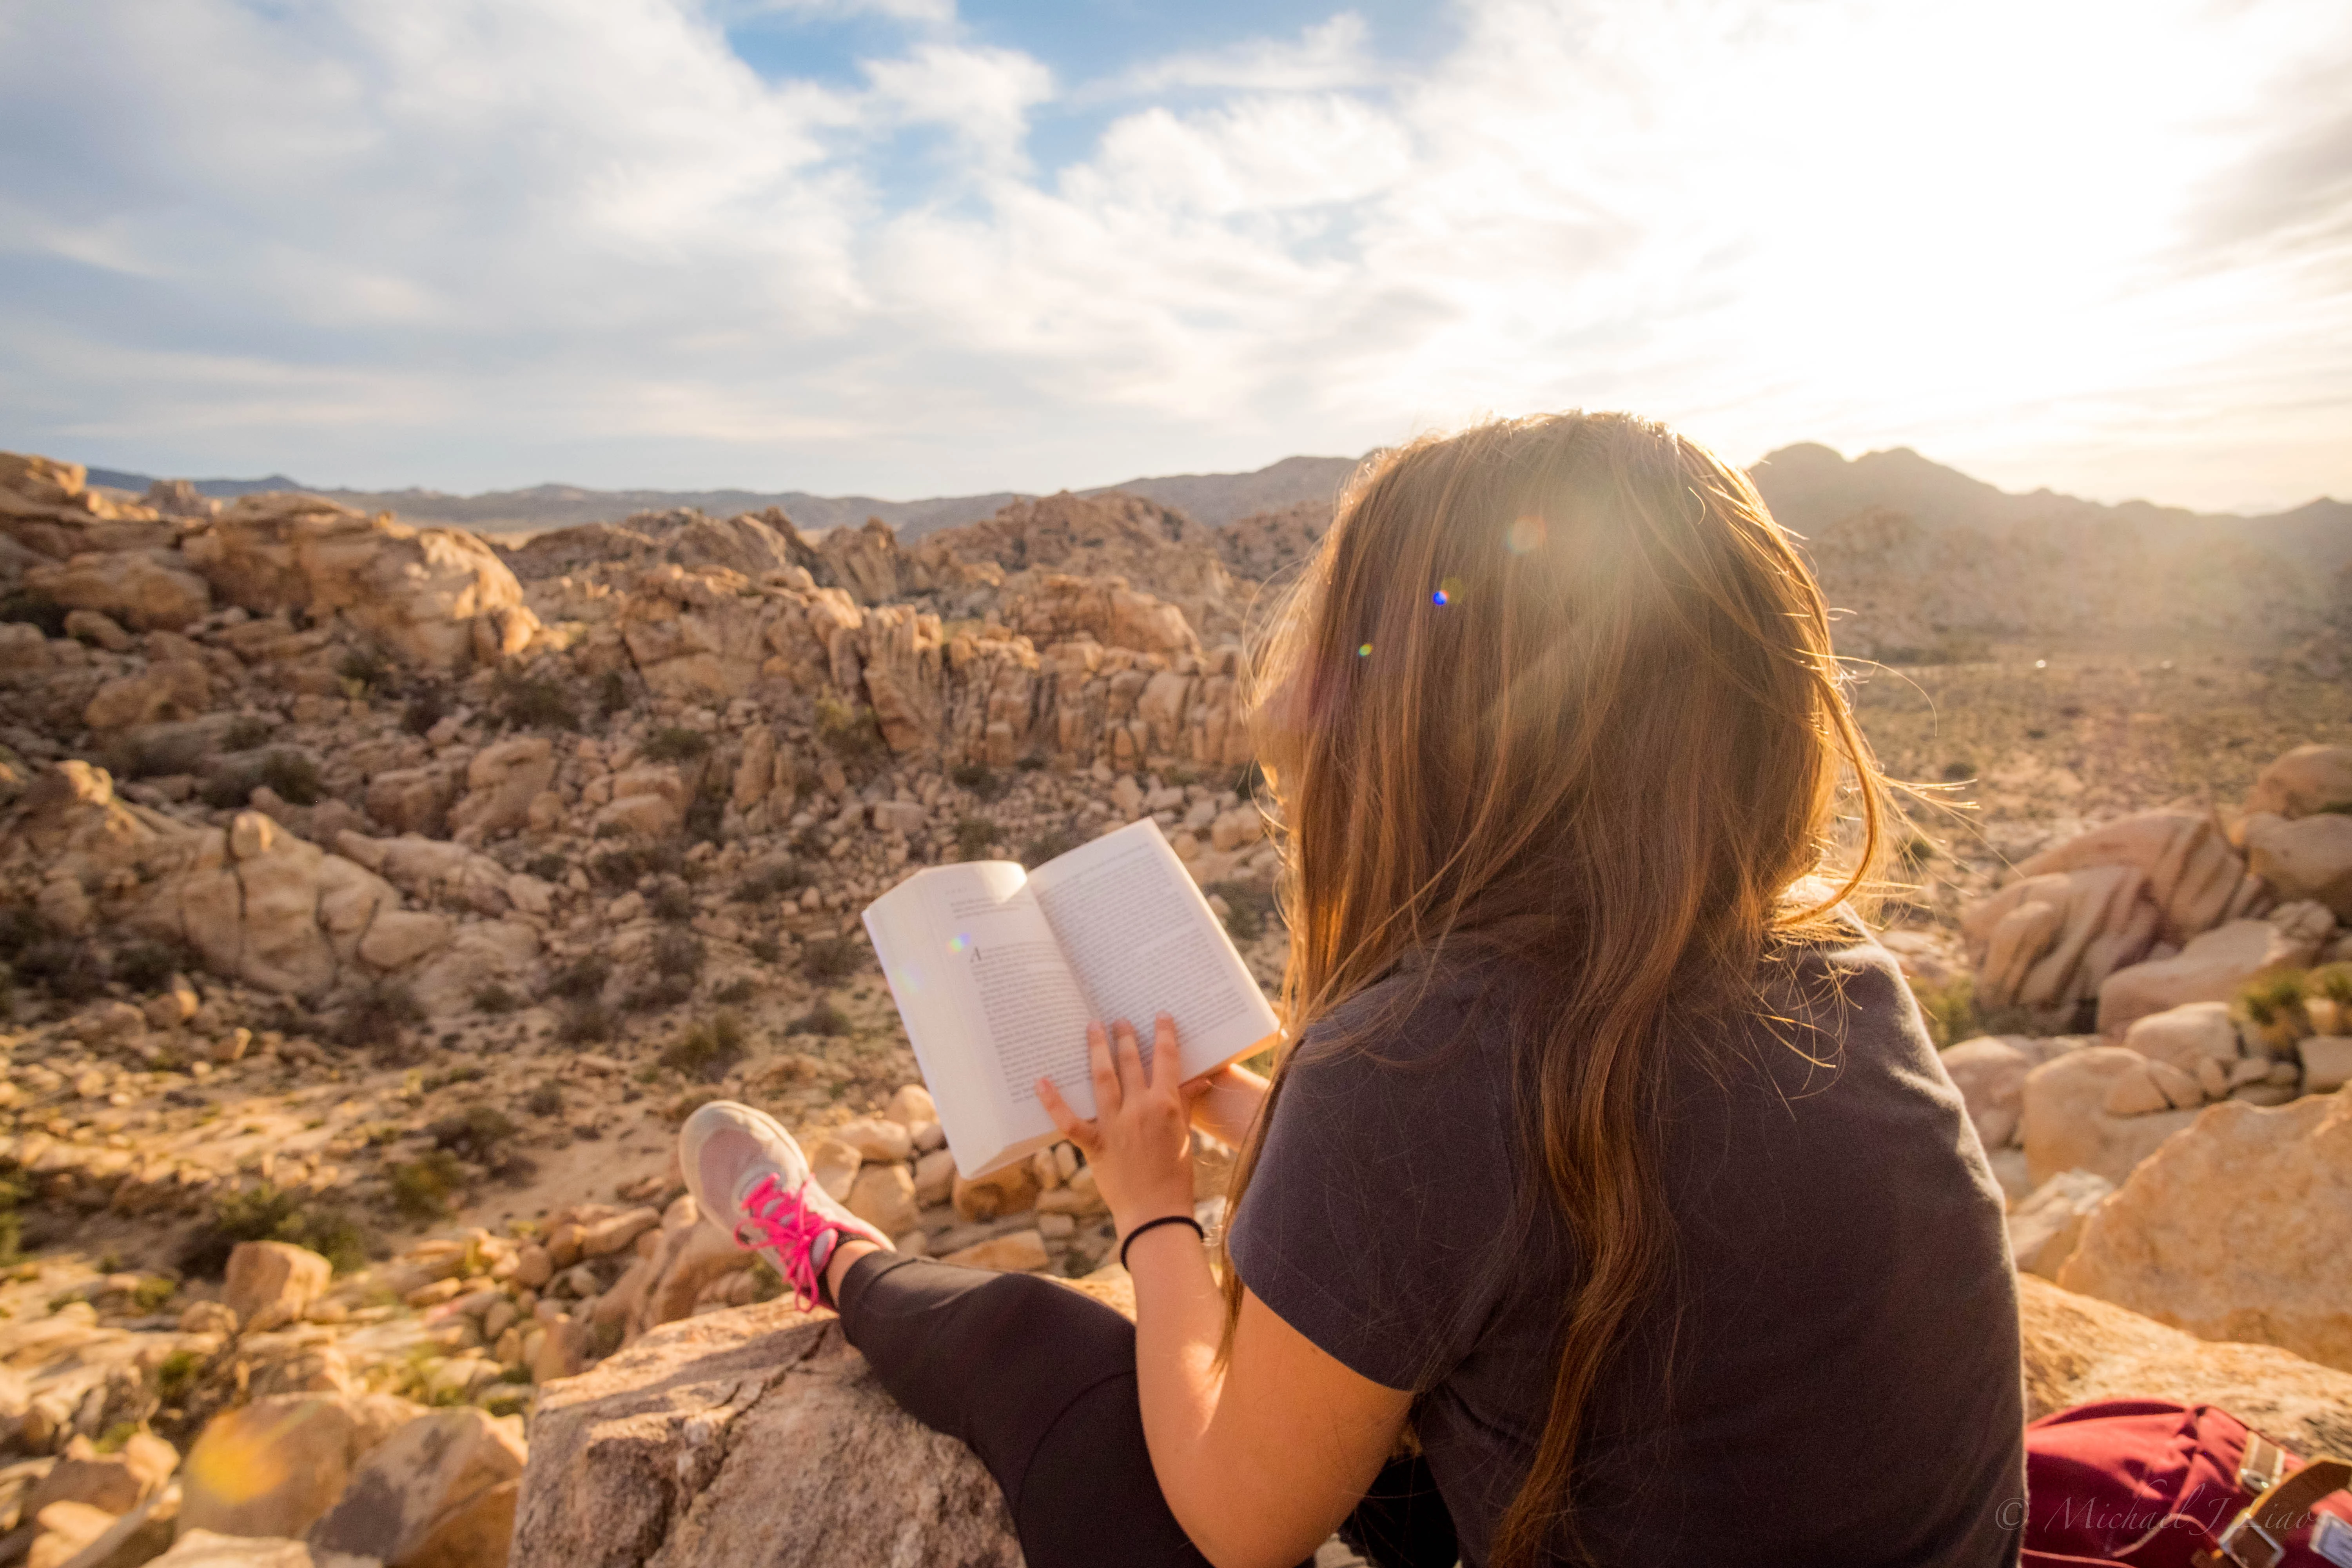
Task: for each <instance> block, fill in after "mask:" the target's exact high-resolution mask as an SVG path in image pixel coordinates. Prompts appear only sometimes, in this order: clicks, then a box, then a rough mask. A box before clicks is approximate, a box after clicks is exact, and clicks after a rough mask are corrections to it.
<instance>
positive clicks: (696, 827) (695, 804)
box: [683, 773, 727, 844]
mask: <svg viewBox="0 0 2352 1568" xmlns="http://www.w3.org/2000/svg"><path fill="white" fill-rule="evenodd" d="M726 826H727V781H726V780H724V779H722V778H720V777H719V775H718V774H717V773H712V774H711V775H710V777H709V778H707V779H705V780H703V781H702V787H701V788H700V789H698V790H697V791H695V792H694V798H693V799H692V800H689V801H688V802H687V803H686V822H685V824H684V828H683V831H684V832H685V834H686V837H687V841H688V843H691V844H716V843H718V842H719V838H720V837H722V835H723V833H724V830H725V828H726Z"/></svg>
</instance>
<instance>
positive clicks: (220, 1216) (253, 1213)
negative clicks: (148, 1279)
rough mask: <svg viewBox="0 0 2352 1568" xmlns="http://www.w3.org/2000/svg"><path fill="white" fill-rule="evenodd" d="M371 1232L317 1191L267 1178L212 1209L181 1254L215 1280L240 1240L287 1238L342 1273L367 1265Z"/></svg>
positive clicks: (187, 1264)
mask: <svg viewBox="0 0 2352 1568" xmlns="http://www.w3.org/2000/svg"><path fill="white" fill-rule="evenodd" d="M372 1239H373V1238H372V1237H370V1236H369V1235H368V1232H367V1230H366V1228H365V1227H364V1226H362V1225H360V1223H359V1222H358V1221H356V1220H354V1219H353V1218H352V1216H351V1215H349V1214H348V1213H347V1212H345V1211H344V1210H343V1208H342V1207H341V1205H336V1204H331V1203H328V1202H325V1201H323V1200H322V1199H320V1198H319V1197H318V1196H317V1195H316V1194H310V1193H299V1192H285V1191H281V1190H280V1189H278V1188H277V1187H274V1186H272V1185H270V1184H268V1183H267V1182H264V1183H263V1184H261V1185H259V1186H257V1187H255V1188H253V1189H252V1190H251V1191H249V1192H243V1193H233V1194H230V1195H228V1196H227V1197H225V1198H223V1199H222V1200H221V1201H220V1202H219V1203H218V1204H217V1205H215V1206H214V1208H213V1212H212V1214H211V1215H208V1216H207V1217H206V1219H205V1223H204V1224H203V1225H202V1226H199V1227H198V1229H197V1232H196V1234H195V1235H194V1237H192V1238H191V1239H190V1241H189V1244H188V1247H187V1248H186V1250H185V1251H184V1252H183V1253H182V1255H181V1258H180V1266H181V1267H182V1268H184V1269H185V1270H186V1271H187V1272H189V1273H191V1274H195V1275H200V1276H202V1277H204V1278H205V1279H218V1278H220V1276H221V1273H222V1271H223V1270H225V1269H226V1268H227V1267H228V1255H229V1252H230V1250H231V1249H232V1248H234V1247H236V1244H237V1243H238V1242H240V1241H284V1242H291V1243H292V1244H293V1245H294V1246H296V1247H309V1248H310V1250H311V1251H313V1252H315V1253H317V1254H319V1256H320V1257H321V1258H325V1259H326V1260H327V1261H328V1263H330V1264H331V1265H332V1266H333V1268H334V1270H335V1272H336V1273H338V1274H347V1273H349V1272H351V1271H352V1269H354V1268H363V1267H365V1266H366V1263H367V1258H368V1250H369V1246H370V1243H371V1241H372Z"/></svg>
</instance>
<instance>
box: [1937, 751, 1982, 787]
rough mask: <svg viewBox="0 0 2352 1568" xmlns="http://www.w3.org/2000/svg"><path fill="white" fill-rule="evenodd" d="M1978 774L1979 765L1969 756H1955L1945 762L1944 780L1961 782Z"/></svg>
mask: <svg viewBox="0 0 2352 1568" xmlns="http://www.w3.org/2000/svg"><path fill="white" fill-rule="evenodd" d="M1976 776H1977V765H1976V763H1974V762H1972V761H1970V760H1969V758H1967V757H1954V758H1953V759H1952V760H1951V761H1950V762H1948V763H1945V764H1944V782H1945V783H1946V784H1960V783H1963V782H1965V781H1967V780H1969V779H1972V778H1974V777H1976Z"/></svg>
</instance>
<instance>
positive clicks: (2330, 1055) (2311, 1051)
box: [2295, 1035, 2352, 1094]
mask: <svg viewBox="0 0 2352 1568" xmlns="http://www.w3.org/2000/svg"><path fill="white" fill-rule="evenodd" d="M2295 1052H2296V1054H2297V1055H2298V1056H2299V1057H2300V1058H2302V1061H2303V1091H2304V1093H2305V1094H2333V1093H2334V1092H2335V1091H2336V1090H2337V1089H2342V1088H2343V1087H2344V1086H2345V1085H2346V1084H2347V1083H2352V1038H2347V1037H2345V1036H2342V1035H2314V1036H2312V1037H2310V1038H2309V1039H2306V1040H2304V1041H2301V1042H2300V1043H2298V1044H2297V1045H2296V1047H2295Z"/></svg>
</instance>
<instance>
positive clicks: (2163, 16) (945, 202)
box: [0, 0, 2352, 510]
mask: <svg viewBox="0 0 2352 1568" xmlns="http://www.w3.org/2000/svg"><path fill="white" fill-rule="evenodd" d="M2347 80H2352V6H2347V5H2344V4H2342V0H2226V3H2189V0H1971V3H1970V4H1969V5H1921V4H1916V3H1913V0H1900V3H1895V0H1886V3H1876V4H1864V3H1859V0H1639V3H1634V0H1617V3H1613V4H1595V3H1589V0H1549V3H1546V0H1451V3H1443V4H1440V3H1429V4H1413V5H1409V4H1394V5H1391V4H1386V3H1381V4H1358V5H1344V6H1332V5H1319V4H1304V3H1300V0H1258V3H1256V4H1252V5H1239V4H1234V3H1232V0H1190V3H1188V4H1185V5H1167V4H1164V3H1153V4H1147V3H1145V0H1104V3H1099V4H1087V3H1081V0H1066V3H1063V4H1046V3H1044V0H1035V3H1017V0H169V3H168V4H158V3H156V0H5V4H0V447H6V448H9V449H13V450H32V451H39V452H44V453H47V454H49V455H52V456H56V457H61V458H68V459H72V460H76V461H81V462H87V463H90V464H94V465H102V466H107V467H113V468H131V469H135V470H139V471H143V472H149V473H159V474H172V475H191V476H197V477H212V476H236V475H257V474H261V473H266V472H269V471H272V470H279V471H284V472H288V473H291V474H294V475H296V476H298V477H299V478H300V479H304V480H305V481H307V482H310V483H313V484H320V485H349V486H353V487H359V488H393V487H399V486H405V485H412V484H413V485H423V486H426V487H431V488H437V489H448V490H457V491H474V490H479V489H496V488H507V487H512V486H520V485H527V484H532V483H537V482H540V481H543V480H560V481H564V482H570V483H576V484H583V485H590V486H596V487H644V488H666V489H702V488H712V487H719V486H741V487H744V488H749V489H806V490H813V491H816V492H819V493H845V492H847V493H863V494H869V495H877V496H882V497H887V498H891V499H907V498H913V497H919V496H926V495H937V494H959V493H971V492H976V491H985V490H994V489H1018V490H1050V489H1059V488H1061V487H1064V486H1069V487H1072V488H1084V487H1087V486H1090V485H1097V484H1104V483H1109V482H1112V481H1115V480H1117V479H1124V478H1128V477H1130V476H1135V475H1139V474H1159V473H1172V472H1184V471H1218V470H1236V469H1248V468H1258V467H1260V466H1263V465H1264V464H1265V463H1268V462H1271V461H1273V460H1275V459H1276V458H1281V457H1284V456H1286V455H1290V454H1293V453H1302V452H1303V453H1316V454H1325V455H1348V454H1353V453H1358V452H1362V451H1365V450H1367V449H1369V448H1371V447H1376V446H1379V445H1381V444H1384V443H1387V442H1391V441H1394V440H1398V439H1401V438H1403V437H1409V436H1412V435H1413V434H1416V433H1418V432H1422V431H1425V430H1431V429H1444V428H1450V427H1454V426H1458V425H1460V424H1463V423H1465V422H1466V421H1469V420H1472V419H1475V418H1479V417H1483V416H1489V415H1494V414H1517V413H1526V412H1533V411H1537V410H1542V409H1553V408H1565V407H1587V408H1602V407H1615V408H1630V409H1633V410H1636V411H1638V412H1641V413H1643V414H1647V415H1651V416H1656V417H1659V418H1663V419H1665V420H1667V421H1669V422H1670V423H1672V424H1674V425H1675V426H1678V427H1679V428H1681V429H1683V430H1685V432H1687V433H1688V434H1690V435H1692V436H1694V437H1697V438H1699V439H1701V440H1703V441H1706V442H1707V443H1708V444H1710V445H1712V446H1714V447H1717V449H1718V450H1720V451H1721V452H1723V453H1724V455H1725V456H1727V457H1728V458H1732V459H1733V460H1735V461H1738V462H1748V461H1752V460H1754V459H1755V458H1758V457H1760V456H1761V455H1763V454H1764V453H1765V452H1766V451H1768V450H1769V449H1771V448H1772V447H1778V446H1780V445H1783V444H1785V443H1788V442H1791V441H1799V440H1814V441H1822V442H1826V443H1828V444H1829V445H1831V446H1832V447H1837V448H1839V449H1840V450H1842V451H1844V452H1846V453H1848V454H1849V455H1853V454H1858V453H1860V452H1863V451H1864V450H1869V449H1874V448H1878V447H1890V446H1909V447H1916V448H1917V449H1918V450H1920V451H1922V452H1924V453H1926V454H1927V456H1929V457H1931V458H1936V459H1937V460H1939V461H1942V462H1947V463H1950V464H1952V465H1954V466H1956V467H1958V468H1962V469H1965V470H1966V471H1968V472H1969V473H1972V474H1975V475H1977V476H1978V477H1979V478H1983V479H1990V480H1992V481H1993V482H1995V483H1998V484H2000V485H2002V486H2004V487H2005V488H2009V489H2032V488H2034V487H2036V486H2042V485H2047V486H2050V487H2051V488H2053V489H2061V490H2066V491H2071V492H2074V493H2076V494H2081V495H2088V496H2094V497H2097V498H2099V499H2104V500H2120V499H2124V498H2126V497H2132V496H2143V497H2148V498H2151V499H2155V500H2162V501H2167V502H2171V503H2176V504H2182V505H2192V506H2197V507H2201V508H2207V509H2246V510H2258V509H2264V508H2270V507H2276V506H2282V505H2292V504H2294V503H2297V502H2300V501H2303V500H2308V499H2310V498H2312V497H2314V496H2315V495H2320V494H2323V493H2333V494H2336V495H2338V496H2352V93H2347V91H2346V90H2345V85H2344V84H2345V83H2346V82H2347Z"/></svg>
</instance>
